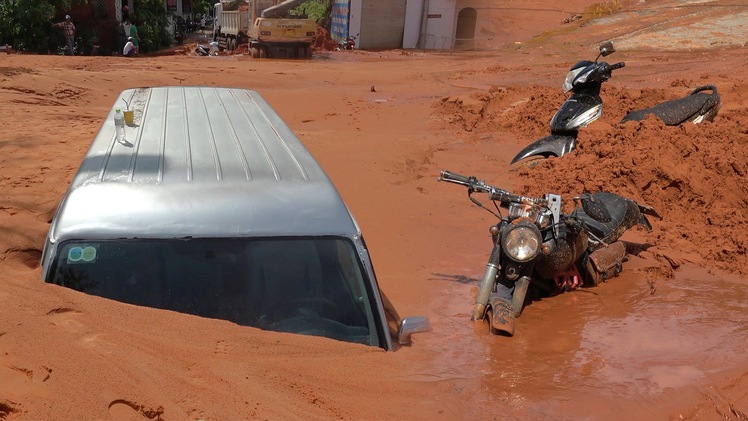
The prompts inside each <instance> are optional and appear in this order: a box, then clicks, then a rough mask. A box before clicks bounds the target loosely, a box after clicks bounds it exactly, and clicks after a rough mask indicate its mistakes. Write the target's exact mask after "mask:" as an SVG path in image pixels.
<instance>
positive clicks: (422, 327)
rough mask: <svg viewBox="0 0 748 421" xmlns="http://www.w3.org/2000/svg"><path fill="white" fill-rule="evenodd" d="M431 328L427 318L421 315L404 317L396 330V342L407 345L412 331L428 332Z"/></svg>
mask: <svg viewBox="0 0 748 421" xmlns="http://www.w3.org/2000/svg"><path fill="white" fill-rule="evenodd" d="M430 330H431V324H430V323H429V319H428V318H426V317H423V316H411V317H406V318H404V319H403V320H402V322H400V327H399V328H398V330H397V343H398V344H400V345H407V344H409V343H410V336H411V335H412V334H414V333H421V332H428V331H430Z"/></svg>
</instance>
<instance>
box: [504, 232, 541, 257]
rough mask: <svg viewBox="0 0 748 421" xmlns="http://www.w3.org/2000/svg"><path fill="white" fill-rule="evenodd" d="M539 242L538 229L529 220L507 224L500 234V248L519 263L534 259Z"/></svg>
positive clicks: (538, 248)
mask: <svg viewBox="0 0 748 421" xmlns="http://www.w3.org/2000/svg"><path fill="white" fill-rule="evenodd" d="M541 244H542V240H541V238H540V230H539V229H538V227H536V226H535V225H534V224H531V223H529V222H520V223H519V224H516V225H513V224H512V225H508V226H507V227H506V228H505V229H504V233H503V235H502V236H501V248H502V249H503V250H504V253H506V255H507V256H508V257H509V258H510V259H512V260H514V261H515V262H519V263H524V262H527V261H530V260H532V259H534V258H535V256H537V255H538V251H539V250H540V245H541Z"/></svg>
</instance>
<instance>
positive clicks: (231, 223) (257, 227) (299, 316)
mask: <svg viewBox="0 0 748 421" xmlns="http://www.w3.org/2000/svg"><path fill="white" fill-rule="evenodd" d="M120 96H121V97H122V98H123V99H124V100H126V101H127V102H128V104H129V107H130V108H133V109H134V111H135V113H134V114H135V117H134V120H133V123H132V124H130V125H129V126H127V127H126V129H125V139H123V140H117V138H116V136H115V127H114V122H113V116H114V112H112V113H110V115H109V116H108V117H107V119H106V120H105V122H104V124H103V126H102V127H101V129H100V131H99V133H98V134H97V135H96V138H95V139H94V141H93V143H92V145H91V148H90V150H89V151H88V154H87V155H86V157H85V159H84V160H83V163H82V164H81V167H80V169H79V170H78V173H77V174H76V176H75V178H74V179H73V181H72V183H71V185H70V188H69V189H68V191H67V193H66V194H65V196H64V197H63V199H62V201H61V203H60V205H59V207H58V209H57V212H56V214H55V216H54V219H53V220H52V223H51V226H50V229H49V233H48V235H47V238H46V242H45V245H44V252H43V254H42V277H43V279H44V281H46V282H49V283H54V284H57V285H62V286H66V287H69V288H73V289H75V290H78V291H82V292H85V293H88V294H92V295H97V296H101V297H105V298H109V299H113V300H117V301H122V302H126V303H130V304H135V305H142V306H148V307H155V308H160V309H166V310H173V311H178V312H183V313H189V314H194V315H198V316H202V317H209V318H218V319H225V320H228V321H231V322H234V323H237V324H240V325H244V326H253V327H258V328H261V329H266V330H274V331H282V332H291V333H299V334H308V335H317V336H325V337H329V338H333V339H337V340H341V341H347V342H356V343H362V344H366V345H371V346H378V347H381V348H384V349H387V350H390V349H393V339H392V337H393V336H394V337H396V339H397V342H398V343H400V344H406V343H409V341H410V336H411V334H412V333H415V332H422V331H425V330H428V329H429V325H428V320H427V319H426V318H424V317H410V318H405V319H402V320H399V317H398V316H397V312H395V311H394V309H393V308H392V306H391V305H390V304H389V302H388V301H387V299H386V297H385V296H384V294H382V292H381V291H380V290H379V287H378V285H377V281H376V278H375V275H374V270H373V267H372V263H371V260H370V258H369V253H368V251H367V249H366V244H365V243H364V240H363V237H362V235H361V231H360V229H359V227H358V225H357V223H356V221H355V219H354V218H353V216H352V215H351V213H350V211H349V209H348V208H347V206H346V205H345V203H344V202H343V200H342V199H341V197H340V195H339V194H338V192H337V190H336V189H335V187H334V186H333V184H332V182H331V181H330V180H329V178H328V177H327V175H326V174H325V173H324V171H323V170H322V168H321V167H320V166H319V164H318V163H317V162H316V161H315V160H314V158H313V157H312V155H311V154H310V153H309V152H308V151H307V150H306V148H305V147H304V146H303V145H302V144H301V142H300V141H299V140H298V139H297V138H296V136H295V135H294V134H293V132H292V131H291V130H290V129H289V128H288V126H287V125H286V124H285V123H284V122H283V121H282V120H281V118H280V117H279V116H278V115H277V114H276V113H275V111H274V110H273V109H272V108H271V107H270V106H269V105H268V104H267V103H266V102H265V101H264V100H263V99H262V98H261V97H260V95H259V94H257V93H256V92H254V91H249V90H242V89H229V88H213V87H154V88H138V89H129V90H126V91H124V92H122V93H121V94H120ZM118 98H119V97H118Z"/></svg>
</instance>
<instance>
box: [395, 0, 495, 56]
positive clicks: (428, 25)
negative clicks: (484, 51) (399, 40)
mask: <svg viewBox="0 0 748 421" xmlns="http://www.w3.org/2000/svg"><path fill="white" fill-rule="evenodd" d="M407 3H408V4H407V6H408V7H407V23H406V25H405V28H404V31H405V37H404V42H403V48H425V49H438V50H441V49H451V48H454V47H455V45H457V47H458V48H491V47H492V46H495V45H497V43H500V42H501V40H500V38H501V36H500V25H501V24H502V23H501V6H502V2H499V1H497V0H408V2H407ZM424 7H427V10H426V11H424ZM465 8H472V9H474V10H475V11H476V12H477V16H476V21H475V32H474V34H473V38H472V40H462V41H459V42H458V40H456V39H455V34H456V32H457V25H458V15H459V13H460V11H461V10H463V9H465Z"/></svg>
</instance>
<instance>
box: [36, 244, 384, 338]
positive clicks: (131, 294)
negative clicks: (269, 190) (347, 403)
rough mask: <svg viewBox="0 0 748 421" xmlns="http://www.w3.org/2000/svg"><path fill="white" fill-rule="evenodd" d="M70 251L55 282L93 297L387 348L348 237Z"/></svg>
mask: <svg viewBox="0 0 748 421" xmlns="http://www.w3.org/2000/svg"><path fill="white" fill-rule="evenodd" d="M60 250H61V252H60V253H57V256H59V257H58V258H57V260H56V261H55V262H54V263H53V267H52V270H51V271H50V277H51V279H48V280H47V281H48V282H51V283H54V284H57V285H62V286H65V287H68V288H72V289H75V290H78V291H81V292H85V293H87V294H92V295H97V296H100V297H104V298H109V299H112V300H117V301H121V302H125V303H129V304H134V305H140V306H147V307H154V308H160V309H166V310H173V311H178V312H182V313H188V314H194V315H197V316H202V317H209V318H217V319H224V320H228V321H231V322H234V323H237V324H240V325H244V326H253V327H257V328H261V329H266V330H275V331H283V332H291V333H300V334H309V335H316V336H325V337H329V338H332V339H337V340H341V341H346V342H356V343H362V344H366V345H373V346H380V337H379V332H378V330H377V328H376V326H377V325H376V321H375V316H374V314H373V311H372V308H373V307H374V304H373V303H372V298H373V297H372V291H371V290H370V288H371V287H370V285H371V282H370V281H369V280H367V279H365V275H364V273H365V271H363V268H362V266H361V262H360V260H359V258H358V253H357V252H356V249H355V247H354V246H353V244H352V242H351V241H350V240H348V239H347V238H342V237H341V238H338V237H301V238H280V239H279V238H278V237H273V238H245V239H236V238H231V239H223V238H207V239H206V238H195V239H170V240H139V239H134V240H132V239H130V240H107V241H98V242H96V241H85V242H76V241H68V242H65V243H63V244H61V245H60ZM374 308H376V307H374Z"/></svg>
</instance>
